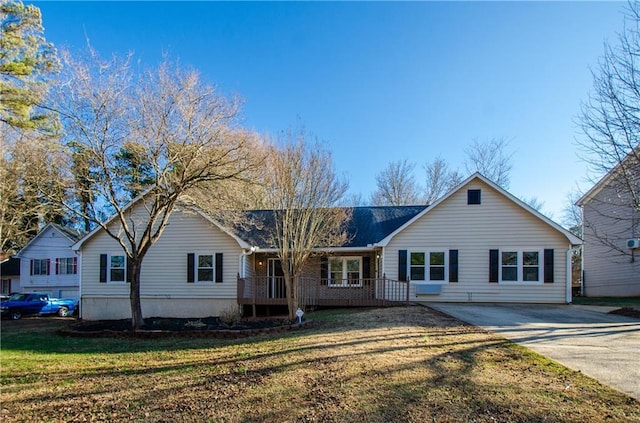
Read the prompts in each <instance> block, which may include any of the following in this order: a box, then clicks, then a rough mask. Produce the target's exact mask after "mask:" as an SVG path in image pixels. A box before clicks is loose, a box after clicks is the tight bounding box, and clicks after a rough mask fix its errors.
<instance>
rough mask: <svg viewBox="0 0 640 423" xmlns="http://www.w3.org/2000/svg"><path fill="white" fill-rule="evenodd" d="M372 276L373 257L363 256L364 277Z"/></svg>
mask: <svg viewBox="0 0 640 423" xmlns="http://www.w3.org/2000/svg"><path fill="white" fill-rule="evenodd" d="M369 278H371V257H370V256H364V257H362V279H369Z"/></svg>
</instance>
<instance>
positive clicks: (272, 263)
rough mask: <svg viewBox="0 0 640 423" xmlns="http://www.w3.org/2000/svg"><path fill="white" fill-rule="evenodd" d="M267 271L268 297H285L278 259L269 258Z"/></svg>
mask: <svg viewBox="0 0 640 423" xmlns="http://www.w3.org/2000/svg"><path fill="white" fill-rule="evenodd" d="M267 272H268V275H269V287H268V290H269V298H286V295H285V294H286V289H285V284H284V272H283V271H282V262H281V261H280V259H277V258H270V259H269V266H268V269H267Z"/></svg>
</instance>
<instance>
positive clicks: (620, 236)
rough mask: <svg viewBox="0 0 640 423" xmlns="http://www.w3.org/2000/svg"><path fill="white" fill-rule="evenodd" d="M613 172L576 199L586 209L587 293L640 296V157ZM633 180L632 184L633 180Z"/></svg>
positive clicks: (586, 294) (583, 209)
mask: <svg viewBox="0 0 640 423" xmlns="http://www.w3.org/2000/svg"><path fill="white" fill-rule="evenodd" d="M623 164H624V165H625V166H626V168H625V171H626V172H625V174H624V175H623V174H622V172H621V170H620V165H619V166H617V167H615V168H614V169H613V170H611V171H610V172H609V173H607V174H606V175H605V176H604V177H603V178H602V179H601V180H600V181H598V183H597V184H595V185H594V186H593V187H592V188H591V189H590V190H589V191H587V193H585V194H584V195H583V196H582V198H580V199H579V200H578V202H577V203H576V204H577V205H579V206H580V207H582V221H583V231H582V232H583V237H584V246H583V253H582V257H583V259H582V261H583V265H582V269H583V281H582V294H583V295H585V296H587V297H602V296H607V297H618V296H640V210H639V209H638V205H637V203H636V206H635V207H634V206H633V201H632V199H631V198H630V197H631V195H630V193H629V187H634V188H635V189H636V190H637V191H636V193H635V196H636V201H638V200H637V198H638V197H640V168H639V167H640V164H639V162H638V160H637V158H635V157H634V156H629V157H628V158H627V160H625V162H624V163H623ZM630 181H631V182H630Z"/></svg>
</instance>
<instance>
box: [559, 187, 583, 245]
mask: <svg viewBox="0 0 640 423" xmlns="http://www.w3.org/2000/svg"><path fill="white" fill-rule="evenodd" d="M580 197H582V193H581V192H580V191H578V189H574V190H572V191H570V192H569V193H568V194H567V195H566V200H565V207H564V209H563V210H562V224H563V225H564V227H566V228H567V229H568V230H569V231H571V233H573V234H574V235H576V236H578V237H580V238H582V209H580V207H579V206H578V205H577V204H576V203H577V202H578V200H579V199H580Z"/></svg>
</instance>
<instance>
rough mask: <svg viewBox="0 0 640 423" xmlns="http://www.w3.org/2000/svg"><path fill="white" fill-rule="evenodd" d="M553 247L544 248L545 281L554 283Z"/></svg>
mask: <svg viewBox="0 0 640 423" xmlns="http://www.w3.org/2000/svg"><path fill="white" fill-rule="evenodd" d="M553 282H554V280H553V249H546V250H544V283H553Z"/></svg>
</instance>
